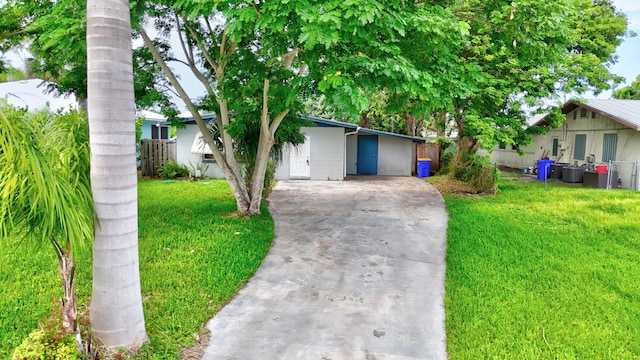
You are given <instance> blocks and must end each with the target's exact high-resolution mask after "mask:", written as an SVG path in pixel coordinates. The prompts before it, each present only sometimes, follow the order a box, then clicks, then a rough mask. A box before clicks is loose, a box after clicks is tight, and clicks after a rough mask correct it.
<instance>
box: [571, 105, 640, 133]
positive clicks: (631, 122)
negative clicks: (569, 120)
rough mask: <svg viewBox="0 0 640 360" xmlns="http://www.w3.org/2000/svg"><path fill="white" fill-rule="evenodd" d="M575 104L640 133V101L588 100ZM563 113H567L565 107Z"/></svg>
mask: <svg viewBox="0 0 640 360" xmlns="http://www.w3.org/2000/svg"><path fill="white" fill-rule="evenodd" d="M575 104H576V106H577V107H584V108H587V109H589V110H591V111H593V112H595V113H598V114H600V115H602V116H605V117H608V118H609V119H611V120H613V121H615V122H618V123H620V124H622V125H625V126H628V127H630V128H632V129H634V130H636V131H640V100H603V99H593V100H587V101H586V102H584V103H575ZM565 107H566V105H565ZM574 108H575V107H574ZM572 110H573V109H572ZM562 111H563V112H565V111H564V107H563V108H562ZM569 111H571V110H569ZM567 112H568V111H567ZM567 112H565V113H567Z"/></svg>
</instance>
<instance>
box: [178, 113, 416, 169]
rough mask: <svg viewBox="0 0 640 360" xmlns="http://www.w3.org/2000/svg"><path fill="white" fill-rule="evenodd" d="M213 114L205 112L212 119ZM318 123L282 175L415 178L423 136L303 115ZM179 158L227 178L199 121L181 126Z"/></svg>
mask: <svg viewBox="0 0 640 360" xmlns="http://www.w3.org/2000/svg"><path fill="white" fill-rule="evenodd" d="M211 118H212V116H209V117H207V116H205V119H211ZM301 118H302V119H305V120H309V121H312V122H313V123H314V124H315V125H316V126H313V127H303V128H302V129H301V131H302V133H303V134H304V135H305V142H304V144H300V145H298V146H289V147H287V148H286V149H285V151H284V154H283V157H282V159H281V160H280V161H278V163H277V166H276V173H275V177H276V179H281V180H282V179H310V180H344V178H345V177H346V176H347V175H395V176H411V173H412V170H413V168H414V167H415V165H413V164H415V162H414V157H415V150H414V149H415V147H414V144H415V143H423V142H424V141H425V140H424V139H422V138H417V137H411V136H405V135H399V134H393V133H388V132H384V131H376V130H370V129H363V128H361V127H359V126H357V125H354V124H349V123H344V122H339V121H334V120H328V119H321V118H315V117H301ZM176 137H177V143H178V144H177V161H178V163H180V164H184V165H187V166H189V164H197V163H199V162H201V161H204V162H208V163H210V164H209V165H210V166H209V169H208V171H207V174H206V176H207V177H214V178H221V177H224V175H223V174H222V171H221V170H220V168H219V167H218V166H215V161H214V160H213V156H212V152H211V149H210V148H209V147H208V146H207V145H206V144H204V141H203V140H202V135H201V134H200V132H199V130H198V128H197V126H196V125H195V121H194V120H193V119H187V120H186V121H185V127H184V128H181V129H178V130H177V134H176Z"/></svg>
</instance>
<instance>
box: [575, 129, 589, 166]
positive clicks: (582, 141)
mask: <svg viewBox="0 0 640 360" xmlns="http://www.w3.org/2000/svg"><path fill="white" fill-rule="evenodd" d="M574 147H575V148H574V151H573V159H574V160H584V154H585V151H586V149H587V135H585V134H576V140H575V143H574Z"/></svg>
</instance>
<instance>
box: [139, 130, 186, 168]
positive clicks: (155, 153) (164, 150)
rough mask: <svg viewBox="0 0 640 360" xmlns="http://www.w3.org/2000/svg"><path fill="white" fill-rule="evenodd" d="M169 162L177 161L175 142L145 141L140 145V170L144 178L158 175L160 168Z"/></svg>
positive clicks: (162, 140) (163, 140) (161, 140)
mask: <svg viewBox="0 0 640 360" xmlns="http://www.w3.org/2000/svg"><path fill="white" fill-rule="evenodd" d="M169 160H174V161H175V160H177V143H176V141H175V140H166V139H143V140H142V142H141V145H140V170H141V171H142V176H156V175H158V168H159V167H160V166H162V165H163V164H164V163H165V162H167V161H169Z"/></svg>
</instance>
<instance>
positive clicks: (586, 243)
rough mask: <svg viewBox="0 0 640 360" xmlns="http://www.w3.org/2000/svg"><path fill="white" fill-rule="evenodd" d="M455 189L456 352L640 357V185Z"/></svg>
mask: <svg viewBox="0 0 640 360" xmlns="http://www.w3.org/2000/svg"><path fill="white" fill-rule="evenodd" d="M499 188H500V193H499V195H498V196H495V197H461V196H456V195H449V196H447V197H446V203H447V210H448V211H449V214H450V220H449V229H448V249H447V273H446V284H445V287H446V299H445V308H446V314H447V317H446V328H447V349H448V351H449V355H450V358H451V359H639V358H640V192H632V191H623V190H602V189H587V188H583V187H563V186H557V185H555V186H554V185H552V186H549V187H548V188H545V187H544V185H543V184H541V183H528V184H527V183H519V182H510V181H505V182H503V183H502V184H501V186H500V187H499Z"/></svg>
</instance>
